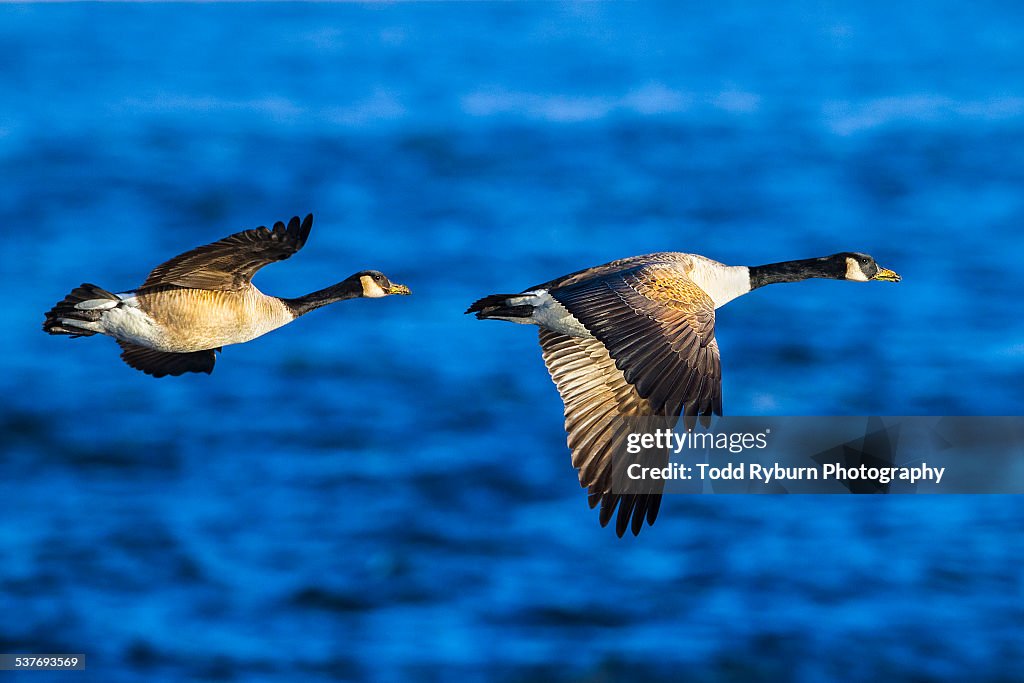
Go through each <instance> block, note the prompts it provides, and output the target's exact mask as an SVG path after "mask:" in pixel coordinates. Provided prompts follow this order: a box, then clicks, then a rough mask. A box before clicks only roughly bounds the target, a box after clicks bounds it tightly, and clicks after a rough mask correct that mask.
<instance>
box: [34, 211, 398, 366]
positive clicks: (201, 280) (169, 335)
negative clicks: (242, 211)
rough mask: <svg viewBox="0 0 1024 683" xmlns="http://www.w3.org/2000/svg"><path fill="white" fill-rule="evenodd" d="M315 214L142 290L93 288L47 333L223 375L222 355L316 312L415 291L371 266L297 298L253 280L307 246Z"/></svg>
mask: <svg viewBox="0 0 1024 683" xmlns="http://www.w3.org/2000/svg"><path fill="white" fill-rule="evenodd" d="M312 225H313V215H312V214H310V215H308V216H306V218H305V220H303V221H301V222H300V221H299V217H298V216H296V217H294V218H292V219H291V221H289V223H288V225H287V226H285V224H284V223H282V222H278V223H275V224H274V227H273V229H268V228H266V227H262V226H261V227H258V228H255V229H253V230H245V231H243V232H239V233H236V234H234V235H231V236H229V237H225V238H224V239H222V240H219V241H217V242H214V243H212V244H207V245H206V246H202V247H198V248H196V249H193V250H192V251H188V252H185V253H184V254H181V255H179V256H175V257H174V258H172V259H171V260H170V261H167V262H166V263H164V264H162V265H159V266H157V267H156V268H155V269H154V270H153V272H151V273H150V274H149V277H147V278H146V281H145V282H144V283H142V286H141V287H139V288H138V289H135V290H131V291H128V292H122V293H120V294H114V293H111V292H109V291H107V290H105V289H103V288H101V287H97V286H96V285H91V284H83V285H81V286H80V287H77V288H75V289H74V290H72V291H71V293H70V294H68V295H67V296H66V297H64V299H63V300H62V301H61V302H60V303H58V304H57V305H56V306H54V307H53V309H52V310H50V312H49V313H47V314H46V321H45V322H44V323H43V331H45V332H48V333H49V334H55V335H70V336H71V337H72V338H75V337H87V336H91V335H95V334H105V335H107V336H110V337H113V338H114V339H115V340H117V343H118V344H119V345H120V346H121V350H122V353H121V358H122V359H123V360H124V362H126V363H127V364H128V365H130V366H131V367H133V368H135V369H137V370H141V371H142V372H144V373H146V374H147V375H152V376H153V377H164V376H165V375H174V376H177V375H182V374H184V373H186V372H205V373H207V374H209V373H211V372H213V365H214V363H215V362H216V360H217V358H216V355H215V352H216V351H220V350H221V347H223V346H227V345H228V344H241V343H243V342H247V341H249V340H251V339H255V338H256V337H259V336H261V335H264V334H266V333H267V332H270V331H271V330H275V329H277V328H278V327H281V326H282V325H287V324H288V323H290V322H292V321H293V320H295V319H296V318H298V317H299V316H302V315H305V314H306V313H309V312H310V311H312V310H315V309H317V308H320V307H321V306H326V305H327V304H332V303H334V302H336V301H343V300H345V299H355V298H358V297H371V298H374V297H383V296H388V295H389V294H409V288H408V287H406V286H405V285H397V284H393V283H392V282H391V281H390V280H388V278H387V277H385V275H384V274H383V273H380V272H378V271H375V270H364V271H360V272H358V273H356V274H355V275H352V276H351V277H349V278H347V279H345V280H344V281H342V282H340V283H338V284H336V285H333V286H331V287H328V288H326V289H322V290H320V291H317V292H313V293H312V294H307V295H306V296H301V297H299V298H297V299H283V298H278V297H274V296H269V295H267V294H264V293H262V292H261V291H260V290H258V289H256V287H255V285H253V284H252V277H253V275H255V274H256V271H258V270H259V269H260V268H262V267H263V266H265V265H267V264H268V263H273V262H275V261H283V260H285V259H287V258H289V257H291V256H292V255H293V254H295V253H297V252H298V251H299V250H300V249H302V247H303V245H305V244H306V239H307V238H308V237H309V231H310V228H311V227H312Z"/></svg>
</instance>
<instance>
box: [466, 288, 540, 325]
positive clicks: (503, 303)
mask: <svg viewBox="0 0 1024 683" xmlns="http://www.w3.org/2000/svg"><path fill="white" fill-rule="evenodd" d="M518 297H522V294H491V295H490V296H485V297H484V298H483V299H480V300H479V301H476V302H474V303H473V305H472V306H470V307H469V308H468V309H467V310H466V313H476V317H477V318H479V319H480V320H486V319H487V318H502V319H506V320H507V319H508V318H529V317H530V316H531V315H532V314H533V306H530V305H529V304H518V305H511V304H509V303H508V300H509V299H513V298H518Z"/></svg>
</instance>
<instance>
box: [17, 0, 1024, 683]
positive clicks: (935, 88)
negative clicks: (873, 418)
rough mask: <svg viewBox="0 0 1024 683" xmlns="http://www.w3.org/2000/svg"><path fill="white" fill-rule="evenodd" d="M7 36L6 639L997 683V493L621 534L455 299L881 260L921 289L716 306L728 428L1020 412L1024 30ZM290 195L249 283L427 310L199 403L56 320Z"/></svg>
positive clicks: (249, 672)
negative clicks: (54, 312)
mask: <svg viewBox="0 0 1024 683" xmlns="http://www.w3.org/2000/svg"><path fill="white" fill-rule="evenodd" d="M0 47H2V49H0V103H2V105H0V178H2V189H0V225H2V226H3V240H2V241H0V250H2V263H3V269H2V285H3V292H4V294H5V296H4V307H5V316H4V317H5V323H6V324H5V329H6V331H5V335H4V341H3V349H4V353H2V354H0V382H2V385H0V386H2V389H3V392H2V397H3V398H2V401H3V404H2V407H3V410H2V413H0V435H2V439H0V443H2V446H0V455H2V458H0V501H2V503H0V505H2V510H3V514H2V516H0V544H2V545H0V547H2V548H3V559H2V562H0V605H2V608H0V651H2V652H25V651H29V652H44V651H56V652H86V653H87V654H88V655H89V657H90V660H89V670H88V671H87V672H86V673H85V674H82V675H80V677H79V679H80V680H96V681H113V682H117V681H135V680H146V681H156V682H160V681H168V682H170V681H183V680H190V681H207V680H209V681H219V680H238V681H274V682H277V681H293V680H303V681H336V680H337V681H348V680H352V681H358V680H380V681H401V680H410V679H416V680H436V681H448V680H452V679H454V678H456V677H458V678H459V679H461V680H465V681H489V680H497V681H510V682H511V681H618V680H624V681H625V680H638V679H641V678H643V679H645V680H651V681H662V680H664V681H669V680H679V679H680V678H682V677H685V678H686V679H687V680H695V681H746V680H751V679H757V678H761V679H789V680H796V681H825V680H835V679H837V678H844V679H849V680H858V681H868V680H895V679H912V680H918V681H932V680H935V681H939V680H943V681H944V680H949V681H956V680H964V679H971V680H976V681H1007V680H1013V679H1017V678H1019V675H1020V674H1019V672H1020V670H1021V665H1022V663H1024V638H1022V637H1021V636H1022V628H1024V580H1022V575H1021V569H1020V568H1021V566H1022V564H1024V544H1022V543H1021V542H1020V540H1019V537H1020V534H1021V529H1022V525H1024V504H1022V503H1021V502H1020V501H1019V500H1017V499H1015V498H1009V497H943V498H933V499H925V498H923V497H922V498H917V499H915V498H913V497H899V498H897V497H894V498H891V499H885V498H877V497H871V498H868V497H865V498H858V499H854V498H840V497H829V498H814V497H794V498H784V497H778V498H753V497H749V498H748V497H732V496H722V497H714V498H711V497H707V498H699V499H698V498H684V497H673V498H671V499H668V500H666V502H665V504H664V505H663V506H662V513H661V517H660V519H659V520H658V523H657V525H656V526H655V527H653V528H652V529H647V530H645V531H644V533H643V534H642V535H641V536H640V537H639V538H638V539H632V538H627V539H622V540H620V539H617V538H615V535H614V534H613V533H612V532H611V531H610V530H608V529H601V528H600V527H599V526H598V524H597V519H596V514H595V513H594V512H592V511H590V510H588V509H587V506H586V503H585V496H584V495H583V492H581V491H580V490H579V488H578V486H577V483H576V478H575V474H574V472H573V470H572V469H571V467H570V465H569V462H568V452H567V449H566V447H565V437H564V433H563V432H562V425H561V422H562V419H561V405H560V402H559V399H558V396H557V394H556V392H555V391H554V388H553V386H552V385H551V383H550V381H549V379H548V377H547V374H546V372H545V371H544V368H543V365H542V363H541V361H540V358H539V353H538V349H537V345H536V338H535V334H534V333H533V332H532V331H531V330H528V329H525V328H521V327H514V326H511V325H506V324H503V323H481V322H478V321H476V320H474V319H472V318H471V317H468V316H463V315H462V311H463V310H464V309H465V307H466V306H467V305H468V303H470V302H471V301H473V300H474V299H475V298H477V297H479V296H481V295H484V294H488V293H491V292H495V291H507V290H517V289H520V288H522V287H525V286H528V285H531V284H534V283H536V282H540V281H544V280H547V279H549V278H551V277H554V276H557V275H560V274H562V273H566V272H570V271H572V270H576V269H578V268H581V267H585V266H588V265H592V264H596V263H600V262H603V261H607V260H611V259H613V258H618V257H622V256H627V255H632V254H638V253H645V252H649V251H655V250H664V249H669V250H681V251H694V252H698V253H702V254H705V255H707V256H710V257H712V258H715V259H718V260H721V261H724V262H728V263H766V262H771V261H777V260H784V259H789V258H801V257H808V256H816V255H821V254H828V253H833V252H836V251H842V250H859V251H865V252H868V253H871V254H873V255H874V256H875V257H876V258H877V259H878V260H879V262H880V263H882V265H884V266H887V267H890V268H893V269H895V270H897V271H898V272H900V273H901V274H902V275H903V276H904V281H903V282H902V283H900V284H899V285H887V284H876V283H872V284H871V285H856V284H851V283H839V282H829V281H819V282H807V283H802V284H800V285H792V286H787V287H773V288H767V289H765V290H761V291H758V292H756V293H754V294H752V295H750V296H748V297H744V298H743V299H741V300H738V301H736V302H734V303H732V304H730V305H729V306H728V307H726V308H724V309H722V310H721V311H720V312H719V318H718V328H717V329H718V340H719V344H720V347H721V350H722V358H723V365H724V371H725V380H724V381H725V384H724V392H725V402H726V405H725V407H726V411H727V412H728V413H731V414H740V415H742V414H753V415H757V414H776V415H787V414H788V415H792V414H890V415H901V414H925V415H942V414H951V415H960V414H966V415H972V414H1021V412H1022V411H1024V395H1022V391H1021V387H1022V384H1024V321H1022V319H1021V306H1020V301H1019V292H1020V289H1021V284H1022V275H1021V274H1022V269H1021V266H1020V252H1021V247H1022V238H1021V235H1022V231H1021V226H1022V224H1024V191H1022V188H1024V66H1022V65H1024V6H1021V5H1020V4H1018V3H1005V4H1004V3H984V2H983V3H916V4H906V5H904V4H901V3H897V4H893V3H887V2H855V3H854V2H850V3H842V2H839V3H811V2H808V3H799V2H782V3H770V4H763V5H758V4H755V3H739V2H738V3H705V4H703V5H697V4H696V3H678V4H647V3H638V4H589V3H587V4H565V5H563V4H553V3H502V4H444V5H440V4H398V5H380V6H358V5H321V4H314V5H274V4H270V5H257V6H250V5H219V6H204V5H173V6H153V5H114V6H105V5H83V6H79V5H74V6H3V7H0ZM307 211H312V212H314V213H315V214H316V216H317V222H316V225H315V226H314V231H313V234H312V236H311V238H310V241H309V244H308V245H307V247H306V249H305V250H304V251H303V252H302V254H300V255H299V256H298V257H296V258H295V259H294V260H292V261H289V262H287V263H283V264H280V265H275V266H273V267H270V268H267V269H266V270H265V271H264V272H261V273H260V274H259V276H258V278H257V284H258V285H259V286H260V287H261V288H262V289H263V290H264V291H267V292H271V293H275V294H280V295H284V296H295V295H298V294H301V293H305V292H307V291H310V290H313V289H318V288H320V287H323V286H325V285H327V284H330V283H333V282H335V281H337V280H340V279H342V278H343V277H345V276H347V275H349V274H351V273H353V272H355V271H357V270H361V269H364V268H371V267H372V268H379V269H381V270H383V271H384V272H386V273H387V274H388V275H390V276H391V277H392V278H393V279H395V280H396V281H398V282H403V283H407V284H409V285H410V286H411V287H412V289H413V291H414V294H415V295H414V296H413V297H411V298H399V297H395V298H392V299H385V300H380V301H354V302H347V303H343V304H339V305H337V306H334V307H331V308H328V309H325V310H323V311H319V312H317V313H315V314H312V315H310V316H309V317H308V318H305V319H303V320H302V321H301V322H300V323H299V324H296V325H294V326H290V327H288V328H285V329H283V330H280V331H278V332H275V333H273V334H272V335H269V336H267V337H265V338H262V339H260V340H257V341H255V342H253V343H250V344H246V345H244V346H238V347H229V348H228V349H226V350H225V352H224V354H223V355H222V356H221V357H220V359H219V361H218V367H217V370H216V372H215V373H214V374H213V375H212V376H210V377H207V376H192V377H184V378H179V379H164V380H160V381H157V380H153V379H151V378H148V377H145V376H144V375H142V374H140V373H137V372H134V371H132V370H130V369H129V368H127V367H126V366H124V365H123V364H122V363H121V362H120V361H119V360H118V358H117V355H118V349H117V348H116V346H115V345H114V344H113V343H112V342H110V341H109V340H105V339H96V338H94V339H84V340H76V341H69V340H68V339H64V338H54V337H46V336H44V335H43V334H42V333H41V332H40V331H39V326H40V324H41V322H42V315H43V313H44V312H45V311H46V310H47V309H48V308H49V307H50V306H51V305H52V304H53V303H54V302H55V301H57V300H58V299H60V298H61V297H62V296H63V295H64V294H65V293H66V291H67V290H69V289H70V288H71V287H73V286H75V285H77V284H78V283H80V282H83V281H90V282H96V283H97V284H100V285H102V286H105V287H107V288H110V289H114V290H115V291H119V290H124V289H129V288H131V287H133V286H136V285H137V284H139V283H140V282H141V281H142V279H143V278H144V277H145V274H146V273H147V272H148V270H149V269H150V268H151V267H152V266H154V265H156V264H157V263H159V262H160V261H162V260H164V259H165V258H167V257H170V256H172V255H174V254H176V253H179V252H180V251H183V250H185V249H188V248H191V247H193V246H195V245H198V244H202V243H205V242H208V241H212V240H213V239H217V238H219V237H222V236H223V235H226V234H228V233H230V232H233V231H235V230H239V229H243V228H248V227H253V226H254V225H258V224H261V223H269V222H272V221H275V220H278V219H287V218H288V217H290V216H292V215H294V214H305V213H306V212H307ZM26 679H28V677H26ZM32 680H42V679H41V678H33V679H32ZM60 680H64V678H61V679H60Z"/></svg>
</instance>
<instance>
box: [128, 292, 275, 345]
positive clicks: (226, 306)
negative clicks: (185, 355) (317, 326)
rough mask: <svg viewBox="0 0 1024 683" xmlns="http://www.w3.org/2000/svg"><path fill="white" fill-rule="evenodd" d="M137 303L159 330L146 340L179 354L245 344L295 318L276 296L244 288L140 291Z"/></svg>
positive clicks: (139, 309) (138, 309) (141, 311)
mask: <svg viewBox="0 0 1024 683" xmlns="http://www.w3.org/2000/svg"><path fill="white" fill-rule="evenodd" d="M138 302H139V307H138V308H137V309H136V310H137V311H139V312H140V313H141V314H142V315H144V316H145V317H147V318H149V319H150V320H152V321H153V325H154V326H155V327H156V328H157V329H158V332H157V333H156V334H154V335H153V336H152V337H150V338H149V340H148V341H149V342H150V343H146V344H144V345H146V346H149V347H151V348H155V349H158V350H161V351H173V352H178V353H182V352H189V351H201V350H205V349H214V348H218V347H221V346H228V345H230V344H241V343H243V342H247V341H249V340H251V339H255V338H256V337H260V336H262V335H264V334H266V333H267V332H270V331H271V330H275V329H277V328H278V327H281V326H282V325H284V324H286V323H288V322H291V319H292V318H291V316H289V315H288V314H287V311H286V309H285V307H284V305H283V304H281V303H280V302H279V301H277V300H276V299H271V298H270V297H266V296H263V295H262V294H260V295H259V296H254V295H252V294H250V293H245V292H243V293H236V292H215V291H209V290H197V289H174V290H166V291H163V292H156V293H152V294H144V295H141V296H139V297H138ZM274 304H278V306H275V305H274ZM126 341H132V340H131V339H126Z"/></svg>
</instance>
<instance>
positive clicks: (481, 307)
mask: <svg viewBox="0 0 1024 683" xmlns="http://www.w3.org/2000/svg"><path fill="white" fill-rule="evenodd" d="M809 278H830V279H834V280H852V281H855V282H867V281H870V280H881V281H887V282H899V281H900V276H899V275H897V274H896V273H894V272H893V271H891V270H888V269H886V268H881V267H879V265H878V264H877V263H876V262H875V260H874V259H873V258H872V257H870V256H868V255H867V254H859V253H852V252H846V253H840V254H834V255H832V256H824V257H821V258H813V259H804V260H799V261H785V262H783V263H772V264H768V265H764V266H751V267H748V266H726V265H724V264H722V263H718V262H717V261H712V260H711V259H709V258H706V257H703V256H699V255H697V254H683V253H676V252H664V253H658V254H648V255H645V256H634V257H632V258H626V259H621V260H618V261H613V262H611V263H607V264H605V265H601V266H596V267H593V268H587V269H586V270H581V271H578V272H575V273H571V274H569V275H565V276H563V277H560V278H556V279H554V280H552V281H550V282H546V283H544V284H542V285H538V286H536V287H531V288H529V289H527V290H525V291H523V292H522V293H520V294H493V295H491V296H487V297H484V298H483V299H480V300H479V301H477V302H476V303H474V304H473V305H472V306H470V307H469V310H468V311H466V312H467V313H476V317H477V318H479V319H481V320H486V319H496V320H508V321H511V322H515V323H522V324H526V325H537V326H538V327H540V346H541V353H542V355H543V357H544V363H545V365H546V366H547V369H548V372H549V373H550V374H551V378H552V379H553V380H554V383H555V386H556V387H557V388H558V392H559V394H560V395H561V397H562V402H563V403H564V404H565V429H566V432H568V442H569V448H570V450H571V451H572V464H573V467H575V468H576V469H577V470H578V471H579V479H580V484H581V485H582V486H584V487H586V488H587V489H588V493H589V502H590V507H592V508H593V507H595V506H596V505H597V504H598V503H600V504H601V510H600V522H601V526H606V525H607V524H608V522H609V521H610V520H611V518H612V516H613V515H614V514H615V511H616V508H617V509H618V515H617V516H616V526H615V530H616V533H617V534H618V535H619V536H622V535H623V534H624V533H625V531H626V529H627V528H630V529H632V532H633V534H634V535H636V534H639V533H640V530H641V528H643V525H644V521H645V520H646V521H647V523H648V524H649V525H650V524H653V523H654V520H655V519H656V518H657V515H658V509H659V507H660V505H661V494H660V493H652V494H647V493H643V494H630V493H623V494H620V493H616V492H615V491H613V488H612V474H613V469H614V465H615V463H614V462H613V458H614V457H620V456H621V454H622V453H623V445H624V442H625V438H626V434H625V433H624V430H623V427H624V424H623V422H622V421H621V420H619V421H617V422H616V421H615V419H614V418H616V417H631V416H663V417H666V418H676V417H678V416H680V415H683V416H684V417H685V418H686V419H687V420H688V421H692V420H695V419H697V418H700V419H701V421H702V422H705V424H706V423H707V421H709V420H710V417H711V415H712V414H715V415H721V414H722V370H721V363H720V361H719V356H718V343H717V342H716V341H715V309H717V308H719V307H720V306H723V305H725V304H726V303H728V302H729V301H732V300H733V299H735V298H736V297H738V296H741V295H743V294H746V293H747V292H749V291H751V290H753V289H757V288H758V287H763V286H764V285H770V284H776V283H780V282H797V281H800V280H807V279H809ZM660 490H663V489H659V491H660Z"/></svg>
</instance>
